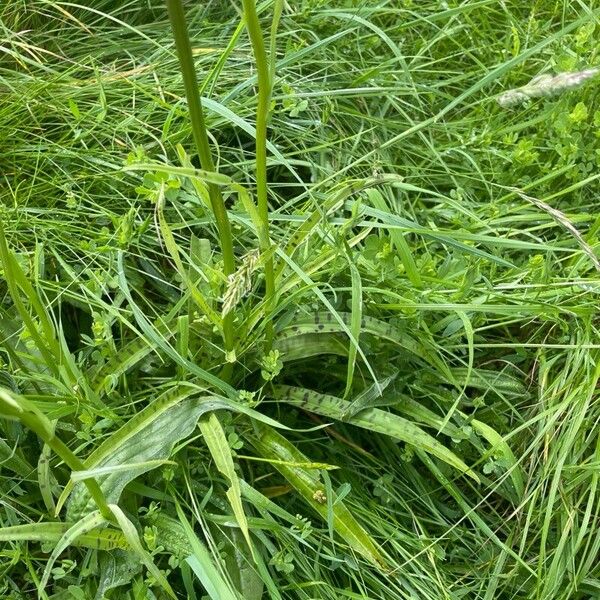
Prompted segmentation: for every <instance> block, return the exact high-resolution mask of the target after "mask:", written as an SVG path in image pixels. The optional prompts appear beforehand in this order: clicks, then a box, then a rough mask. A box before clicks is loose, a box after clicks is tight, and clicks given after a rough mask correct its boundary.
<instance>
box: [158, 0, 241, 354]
mask: <svg viewBox="0 0 600 600" xmlns="http://www.w3.org/2000/svg"><path fill="white" fill-rule="evenodd" d="M166 2H167V8H168V10H169V18H170V20H171V28H172V30H173V37H174V39H175V47H176V48H177V55H178V57H179V65H180V67H181V74H182V76H183V84H184V87H185V96H186V98H187V103H188V111H189V115H190V122H191V125H192V134H193V136H194V142H195V143H196V149H197V151H198V156H199V157H200V165H201V166H202V169H204V170H205V171H211V172H214V171H215V165H214V163H213V159H212V154H211V151H210V144H209V141H208V133H207V131H206V124H205V123H204V114H203V112H202V102H201V100H200V94H199V93H198V80H197V79H196V70H195V68H194V60H193V57H192V47H191V45H190V39H189V36H188V31H187V26H186V22H185V14H184V12H183V6H182V4H181V0H166ZM208 194H209V198H210V205H211V208H212V211H213V214H214V216H215V220H216V222H217V229H218V231H219V240H220V242H221V252H222V253H223V272H224V273H225V275H231V274H232V273H233V272H234V271H235V255H234V253H233V240H232V237H231V227H230V224H229V217H228V216H227V209H226V208H225V203H224V202H223V196H222V194H221V190H220V188H219V187H218V186H217V185H215V184H212V183H210V184H208ZM223 342H224V344H225V350H226V352H227V353H228V354H229V353H230V352H231V351H232V350H233V347H234V338H233V312H231V313H229V314H227V315H225V316H224V317H223Z"/></svg>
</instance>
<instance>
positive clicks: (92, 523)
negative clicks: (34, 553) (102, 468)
mask: <svg viewBox="0 0 600 600" xmlns="http://www.w3.org/2000/svg"><path fill="white" fill-rule="evenodd" d="M103 523H106V519H105V518H104V517H103V516H102V514H101V513H100V511H99V510H95V511H93V512H91V513H90V514H88V515H86V516H85V517H83V518H82V519H80V520H79V521H78V522H77V523H75V524H73V525H72V526H71V527H69V529H68V530H67V531H65V533H64V534H63V536H62V537H61V538H60V540H59V541H58V543H57V544H56V546H55V548H54V550H53V551H52V554H51V555H50V558H49V559H48V562H47V563H46V567H45V569H44V574H43V576H42V580H41V581H40V585H39V587H38V589H39V590H43V589H45V587H46V585H47V583H48V580H49V579H50V573H51V571H52V567H53V566H54V563H55V562H56V560H57V559H58V557H59V556H60V555H61V554H62V553H63V552H64V551H65V550H66V549H67V548H68V547H69V546H70V545H71V543H72V542H73V541H74V540H76V539H77V538H78V537H79V536H80V535H82V534H84V533H88V532H89V531H91V530H92V529H96V527H99V526H100V525H102V524H103Z"/></svg>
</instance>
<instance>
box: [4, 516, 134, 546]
mask: <svg viewBox="0 0 600 600" xmlns="http://www.w3.org/2000/svg"><path fill="white" fill-rule="evenodd" d="M74 525H75V523H56V522H51V521H50V522H41V523H30V524H28V525H15V526H13V527H3V528H2V529H0V542H19V541H29V542H47V543H57V542H58V541H59V540H60V539H61V538H62V537H63V536H64V535H65V533H66V532H67V531H69V529H71V528H72V527H73V526H74ZM71 545H73V546H78V547H82V548H92V549H94V550H116V549H118V548H120V549H122V550H126V549H129V543H128V542H127V540H126V539H125V536H124V535H123V533H122V532H121V531H118V530H116V529H97V530H91V531H87V532H85V533H82V534H81V535H79V536H78V537H77V538H75V539H74V540H72V541H71Z"/></svg>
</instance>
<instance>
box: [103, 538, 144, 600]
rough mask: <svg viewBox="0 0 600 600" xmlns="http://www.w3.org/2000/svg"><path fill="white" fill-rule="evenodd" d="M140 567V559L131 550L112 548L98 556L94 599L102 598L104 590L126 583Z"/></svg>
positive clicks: (104, 594) (104, 593)
mask: <svg viewBox="0 0 600 600" xmlns="http://www.w3.org/2000/svg"><path fill="white" fill-rule="evenodd" d="M141 569H142V564H141V562H140V559H139V558H138V557H137V555H136V554H134V553H133V552H126V551H124V550H118V549H117V550H113V551H112V552H102V553H101V554H100V556H99V557H98V571H99V573H98V588H97V590H96V596H95V597H94V600H103V599H104V598H105V596H106V592H108V591H109V590H112V589H114V588H117V587H119V586H121V585H126V584H128V583H129V582H130V581H131V579H132V578H133V577H135V576H136V575H137V574H138V573H139V572H140V571H141Z"/></svg>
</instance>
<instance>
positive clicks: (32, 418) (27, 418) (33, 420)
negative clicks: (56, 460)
mask: <svg viewBox="0 0 600 600" xmlns="http://www.w3.org/2000/svg"><path fill="white" fill-rule="evenodd" d="M18 416H19V419H20V420H21V422H22V423H23V425H25V426H26V427H28V428H29V429H31V431H33V432H34V433H36V434H37V435H38V436H39V437H40V438H41V439H42V440H43V441H44V442H45V443H46V444H48V446H50V448H51V449H52V450H53V451H54V452H55V454H56V455H57V456H59V457H60V458H61V459H62V460H63V462H64V463H65V464H66V465H67V466H68V467H69V468H70V469H71V470H72V471H83V470H84V469H85V466H84V464H83V462H81V460H79V458H77V456H76V455H75V454H73V452H71V450H69V447H68V446H67V445H66V444H65V443H64V442H62V441H61V440H60V439H59V438H57V437H56V436H55V435H54V434H53V435H48V430H47V428H45V427H44V426H43V424H42V423H40V420H39V417H38V416H37V415H35V414H33V413H30V412H23V413H19V415H18ZM83 483H84V485H85V486H86V487H87V489H88V491H89V493H90V495H91V496H92V498H93V499H94V502H95V503H96V506H97V507H98V509H99V510H100V513H101V514H102V516H103V517H104V518H105V519H106V520H107V521H109V522H111V523H114V522H115V518H114V515H113V514H112V511H111V510H110V508H108V503H107V502H106V498H105V497H104V492H103V491H102V488H101V487H100V485H99V484H98V482H97V481H96V480H95V479H84V481H83Z"/></svg>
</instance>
